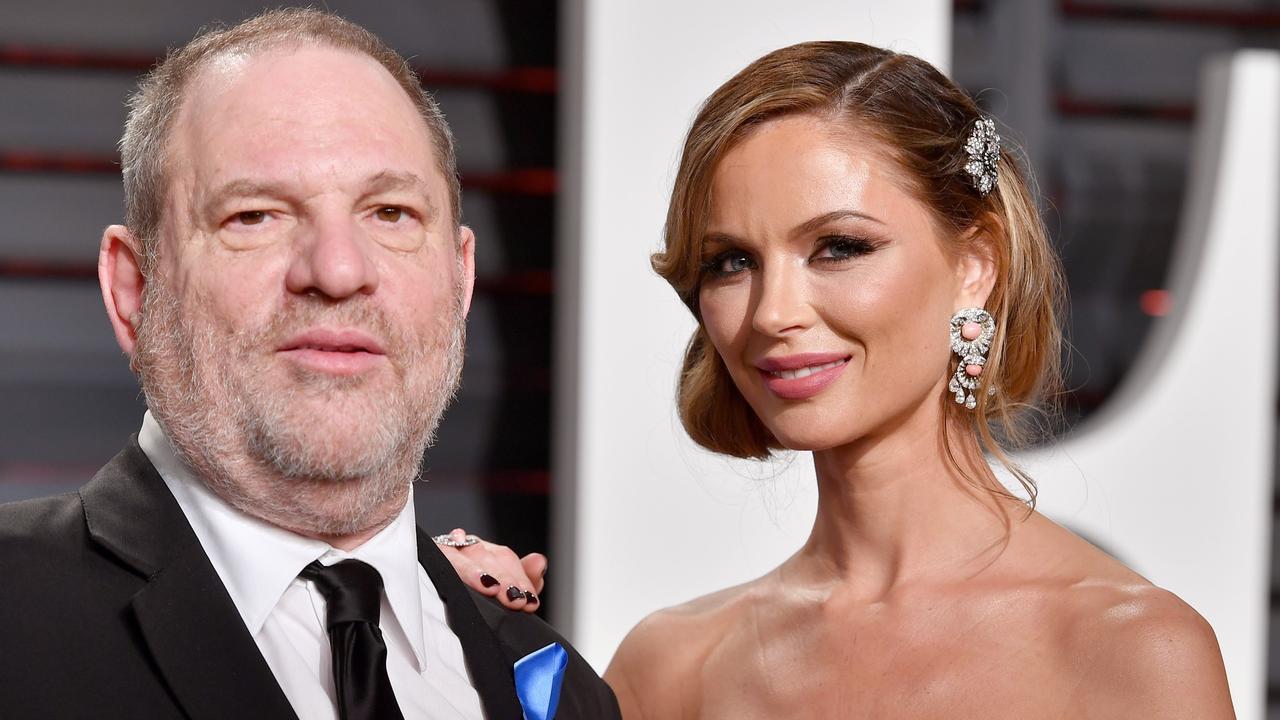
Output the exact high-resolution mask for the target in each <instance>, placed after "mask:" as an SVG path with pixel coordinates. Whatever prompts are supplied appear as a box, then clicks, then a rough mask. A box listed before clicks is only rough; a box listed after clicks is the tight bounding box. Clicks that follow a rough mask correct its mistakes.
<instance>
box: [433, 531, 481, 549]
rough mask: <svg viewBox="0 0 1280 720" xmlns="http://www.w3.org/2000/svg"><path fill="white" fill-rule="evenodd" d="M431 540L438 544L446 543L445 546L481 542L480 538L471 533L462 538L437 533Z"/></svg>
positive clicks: (464, 545) (463, 545) (459, 545)
mask: <svg viewBox="0 0 1280 720" xmlns="http://www.w3.org/2000/svg"><path fill="white" fill-rule="evenodd" d="M431 541H432V542H434V543H435V544H437V545H444V546H445V547H456V548H461V547H470V546H472V545H475V544H476V543H478V542H480V538H479V537H478V536H475V535H472V534H471V533H467V534H466V535H464V536H463V537H462V539H461V540H454V539H453V536H452V535H436V536H435V537H433V538H431Z"/></svg>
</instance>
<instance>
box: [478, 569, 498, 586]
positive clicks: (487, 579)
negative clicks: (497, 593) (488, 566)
mask: <svg viewBox="0 0 1280 720" xmlns="http://www.w3.org/2000/svg"><path fill="white" fill-rule="evenodd" d="M480 584H481V585H483V586H485V587H487V588H491V587H493V586H494V585H497V584H498V578H496V577H494V576H492V575H490V574H489V573H480Z"/></svg>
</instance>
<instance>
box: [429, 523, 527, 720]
mask: <svg viewBox="0 0 1280 720" xmlns="http://www.w3.org/2000/svg"><path fill="white" fill-rule="evenodd" d="M418 562H419V563H420V564H421V565H422V568H423V569H424V570H426V571H427V576H428V577H430V578H431V582H432V584H434V585H435V587H436V592H437V593H439V594H440V599H441V600H443V601H444V605H445V611H446V613H447V614H448V616H449V627H450V628H451V629H452V630H453V632H454V633H455V634H456V635H457V636H458V640H459V641H461V643H462V651H463V654H464V655H465V656H466V659H467V669H468V671H470V673H471V681H472V683H474V684H475V688H476V693H477V694H479V696H480V702H481V703H482V704H483V705H484V710H485V716H486V717H488V718H489V719H490V720H506V719H507V718H512V719H513V720H520V718H523V717H524V711H523V710H522V709H521V708H520V701H519V700H518V699H517V697H516V684H515V676H514V674H513V671H512V664H513V662H514V660H512V659H510V658H508V657H507V656H506V654H505V653H504V652H503V649H502V645H501V644H500V643H499V642H498V638H497V637H496V636H495V635H494V634H493V631H492V630H490V629H489V625H488V624H486V623H485V621H484V618H482V617H481V616H480V611H479V610H478V609H476V605H475V601H474V600H473V599H472V596H471V592H470V591H469V590H467V588H466V586H464V585H463V584H462V581H461V580H459V579H458V574H457V572H455V571H454V569H453V566H452V565H450V564H449V561H448V560H446V559H445V557H444V556H443V555H441V554H440V550H439V548H437V547H436V545H435V543H434V542H432V541H431V538H429V537H427V535H426V533H424V532H423V531H422V529H421V528H419V529H418Z"/></svg>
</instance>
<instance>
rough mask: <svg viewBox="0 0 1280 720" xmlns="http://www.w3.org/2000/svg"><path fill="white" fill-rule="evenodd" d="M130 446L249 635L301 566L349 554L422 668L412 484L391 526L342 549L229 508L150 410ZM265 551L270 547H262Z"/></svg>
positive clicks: (420, 616)
mask: <svg viewBox="0 0 1280 720" xmlns="http://www.w3.org/2000/svg"><path fill="white" fill-rule="evenodd" d="M138 445H139V446H141V448H142V451H143V452H144V453H146V455H147V458H148V459H150V460H151V464H152V465H154V466H155V468H156V471H157V472H159V473H160V477H161V478H162V479H163V480H164V483H165V485H167V486H168V488H169V491H170V492H171V493H173V497H174V498H175V499H176V500H177V501H178V505H179V507H181V508H182V512H183V514H184V515H186V517H187V521H188V522H189V523H190V524H191V529H192V530H193V531H195V534H196V537H197V538H198V539H199V540H200V545H201V546H202V547H203V548H204V551H205V554H207V555H208V556H209V562H210V563H211V564H212V565H213V568H214V570H215V571H217V573H218V577H219V578H221V579H222V584H223V585H224V586H226V588H227V593H228V594H230V595H231V600H232V602H234V603H235V606H236V609H237V610H239V611H240V616H241V617H242V618H243V619H244V623H245V626H246V627H248V629H249V632H250V633H251V634H253V635H254V636H257V634H258V633H259V632H260V631H261V630H262V626H263V624H264V623H265V622H266V621H267V616H268V615H270V614H271V611H272V610H273V609H274V608H275V606H276V604H277V603H279V601H280V598H281V596H283V595H284V592H285V590H286V589H288V587H289V584H290V583H292V582H293V581H294V579H295V578H296V577H297V576H298V573H299V572H300V571H301V570H302V568H304V567H306V565H307V564H308V563H310V562H311V561H313V560H316V559H323V560H324V561H325V562H326V564H328V563H331V562H337V561H338V560H343V559H347V558H355V559H357V560H361V561H363V562H366V563H369V564H370V565H372V566H373V567H374V568H375V569H377V571H378V573H379V574H380V575H382V584H383V588H384V589H385V591H386V593H387V602H388V604H389V605H390V606H391V612H392V613H393V614H394V615H395V619H396V621H397V622H398V623H399V624H400V627H401V628H402V629H403V630H404V632H405V635H406V636H407V639H408V641H409V645H410V647H412V648H413V654H414V657H415V659H416V660H417V663H418V670H419V671H422V670H423V669H424V668H425V656H426V647H425V641H424V638H423V627H422V597H421V584H420V580H419V572H420V571H419V567H418V538H417V532H416V528H417V522H416V518H415V515H414V507H413V488H412V485H411V486H410V490H409V500H408V502H406V503H405V506H404V509H402V510H401V511H400V514H399V515H397V516H396V518H395V519H394V520H393V521H392V522H391V524H390V525H388V526H387V527H385V528H383V529H382V530H380V531H379V532H378V534H377V535H374V536H373V537H372V538H370V539H369V540H367V541H366V542H365V543H364V544H363V545H361V546H360V547H358V548H356V549H354V550H352V551H350V552H345V551H343V550H339V549H338V548H335V547H332V546H331V545H329V544H328V543H326V542H324V541H323V540H316V539H314V538H308V537H304V536H302V535H298V534H297V533H293V532H290V531H288V530H285V529H283V528H280V527H276V526H275V525H272V524H270V523H268V522H265V521H263V520H260V519H258V518H256V517H253V516H251V515H247V514H245V513H243V512H241V511H240V510H238V509H236V508H234V507H232V506H231V505H230V504H229V503H227V502H226V501H225V500H223V499H222V498H221V497H219V496H218V495H217V494H215V493H214V492H213V491H211V490H210V489H209V487H208V486H207V485H205V483H204V482H203V481H201V480H200V479H199V478H198V477H197V476H196V475H195V472H194V471H193V470H192V469H191V468H190V467H188V466H187V464H186V463H184V462H183V461H182V459H181V458H179V457H178V455H177V453H176V452H174V450H173V446H172V445H171V444H170V443H169V439H168V437H167V436H166V435H165V433H164V429H163V428H161V427H160V423H159V422H158V421H156V419H155V418H154V417H153V416H152V415H151V412H150V411H147V413H146V415H145V416H144V417H143V420H142V430H141V431H139V433H138ZM266 548H270V552H264V549H266Z"/></svg>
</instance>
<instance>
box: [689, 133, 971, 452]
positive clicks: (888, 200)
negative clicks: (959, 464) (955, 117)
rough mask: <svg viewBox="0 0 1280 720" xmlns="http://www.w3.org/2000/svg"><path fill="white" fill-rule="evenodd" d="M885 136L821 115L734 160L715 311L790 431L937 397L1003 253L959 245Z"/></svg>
mask: <svg viewBox="0 0 1280 720" xmlns="http://www.w3.org/2000/svg"><path fill="white" fill-rule="evenodd" d="M897 172H899V171H898V169H897V167H896V166H895V165H894V164H893V163H892V162H891V161H890V160H888V159H887V158H886V157H884V156H883V155H882V153H881V152H880V146H879V145H878V144H877V143H876V142H874V141H872V140H860V139H859V138H858V136H856V135H854V134H852V133H850V132H849V131H848V130H845V129H841V128H836V127H834V126H832V125H831V123H830V121H827V120H823V119H821V118H816V117H813V116H807V115H794V116H786V117H783V118H779V119H776V120H773V121H770V122H768V123H765V124H763V125H761V126H760V127H759V128H757V129H756V130H754V131H753V132H752V134H751V135H749V136H748V137H747V138H746V139H745V140H743V141H742V142H741V143H739V144H738V145H737V146H736V147H735V148H734V149H732V150H731V151H730V152H729V153H728V154H726V155H725V157H724V158H723V159H722V160H721V162H720V165H719V166H718V167H717V168H716V172H715V175H714V178H713V184H712V198H711V216H710V222H709V224H708V227H707V233H706V235H705V237H704V241H703V252H702V259H703V261H704V266H705V269H704V276H703V283H702V288H701V295H700V305H701V310H702V319H703V323H704V324H705V326H706V329H707V332H708V333H709V335H710V337H711V341H712V343H713V344H714V345H715V347H716V350H718V351H719V353H720V356H721V357H722V358H723V359H724V363H725V365H726V366H727V367H728V369H729V373H730V374H731V375H732V377H733V380H734V383H735V384H736V385H737V386H738V389H739V390H740V391H741V392H742V394H743V396H744V397H745V398H746V400H747V402H748V403H750V405H751V407H752V408H754V409H755V412H756V414H757V415H759V417H760V419H761V420H762V421H763V422H764V424H765V426H766V427H768V428H769V430H771V431H772V432H773V434H774V436H776V437H777V438H778V440H779V441H780V442H781V443H782V444H783V445H785V446H786V447H789V448H792V449H797V450H822V449H826V448H830V447H836V446H839V445H844V444H846V443H849V442H852V441H854V440H857V439H859V438H863V437H866V436H868V435H870V434H875V433H879V432H885V431H888V430H889V429H891V428H893V427H898V426H901V425H902V424H904V423H905V422H906V421H907V420H908V419H909V418H912V417H919V416H920V413H921V412H925V413H930V412H932V413H935V414H936V413H937V408H939V407H940V402H939V399H940V398H941V397H942V394H943V391H944V388H945V387H946V382H947V377H948V374H949V370H951V366H950V348H949V340H948V334H947V333H948V327H949V321H950V318H951V315H952V314H953V313H954V312H955V311H956V310H958V309H960V308H962V307H968V306H971V305H981V304H982V302H983V301H984V300H985V299H986V295H987V294H988V292H989V291H990V276H991V273H990V265H989V263H986V262H985V261H983V260H981V259H979V258H973V257H964V256H961V257H957V256H956V255H955V254H954V253H953V252H951V251H949V250H948V249H947V247H946V246H945V245H944V238H942V237H941V236H940V233H939V230H938V228H937V227H935V224H934V223H933V222H932V220H931V217H930V215H929V212H928V210H927V208H926V207H925V206H924V205H922V204H921V203H920V202H919V201H917V200H916V199H915V198H914V197H912V196H911V195H910V194H909V193H908V191H907V190H906V189H905V188H904V187H903V184H902V182H901V180H900V179H899V177H898V176H897V175H896V173H897Z"/></svg>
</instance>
